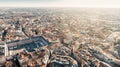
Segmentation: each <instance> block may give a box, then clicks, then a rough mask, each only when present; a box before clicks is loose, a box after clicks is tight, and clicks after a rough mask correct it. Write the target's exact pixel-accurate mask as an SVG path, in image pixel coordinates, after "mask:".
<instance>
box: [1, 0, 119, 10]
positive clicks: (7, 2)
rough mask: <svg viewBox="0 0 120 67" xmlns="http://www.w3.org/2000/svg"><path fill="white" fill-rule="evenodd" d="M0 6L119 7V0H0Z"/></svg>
mask: <svg viewBox="0 0 120 67" xmlns="http://www.w3.org/2000/svg"><path fill="white" fill-rule="evenodd" d="M0 7H103V8H106V7H107V8H120V0H0Z"/></svg>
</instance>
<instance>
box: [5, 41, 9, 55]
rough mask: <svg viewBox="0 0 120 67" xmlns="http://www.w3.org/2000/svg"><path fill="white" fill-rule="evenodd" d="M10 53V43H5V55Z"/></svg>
mask: <svg viewBox="0 0 120 67" xmlns="http://www.w3.org/2000/svg"><path fill="white" fill-rule="evenodd" d="M8 55H9V51H8V45H7V44H6V43H5V56H8Z"/></svg>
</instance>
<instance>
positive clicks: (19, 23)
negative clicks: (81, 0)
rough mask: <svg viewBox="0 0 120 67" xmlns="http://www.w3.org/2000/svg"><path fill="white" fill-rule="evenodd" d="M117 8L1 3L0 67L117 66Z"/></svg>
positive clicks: (119, 45)
mask: <svg viewBox="0 0 120 67" xmlns="http://www.w3.org/2000/svg"><path fill="white" fill-rule="evenodd" d="M119 14H120V9H118V8H99V9H98V8H72V9H70V8H1V9H0V67H120V23H119V21H120V16H119Z"/></svg>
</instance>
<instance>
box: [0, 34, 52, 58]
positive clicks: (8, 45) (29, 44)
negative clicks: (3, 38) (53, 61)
mask: <svg viewBox="0 0 120 67" xmlns="http://www.w3.org/2000/svg"><path fill="white" fill-rule="evenodd" d="M48 45H50V43H49V42H48V41H47V40H46V39H44V38H43V37H42V36H34V37H30V38H27V39H23V40H15V41H10V42H5V43H4V44H2V45H0V47H4V49H5V56H9V55H13V54H16V53H18V52H20V50H21V49H23V50H27V51H28V52H31V51H34V50H35V48H39V47H43V46H48Z"/></svg>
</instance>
